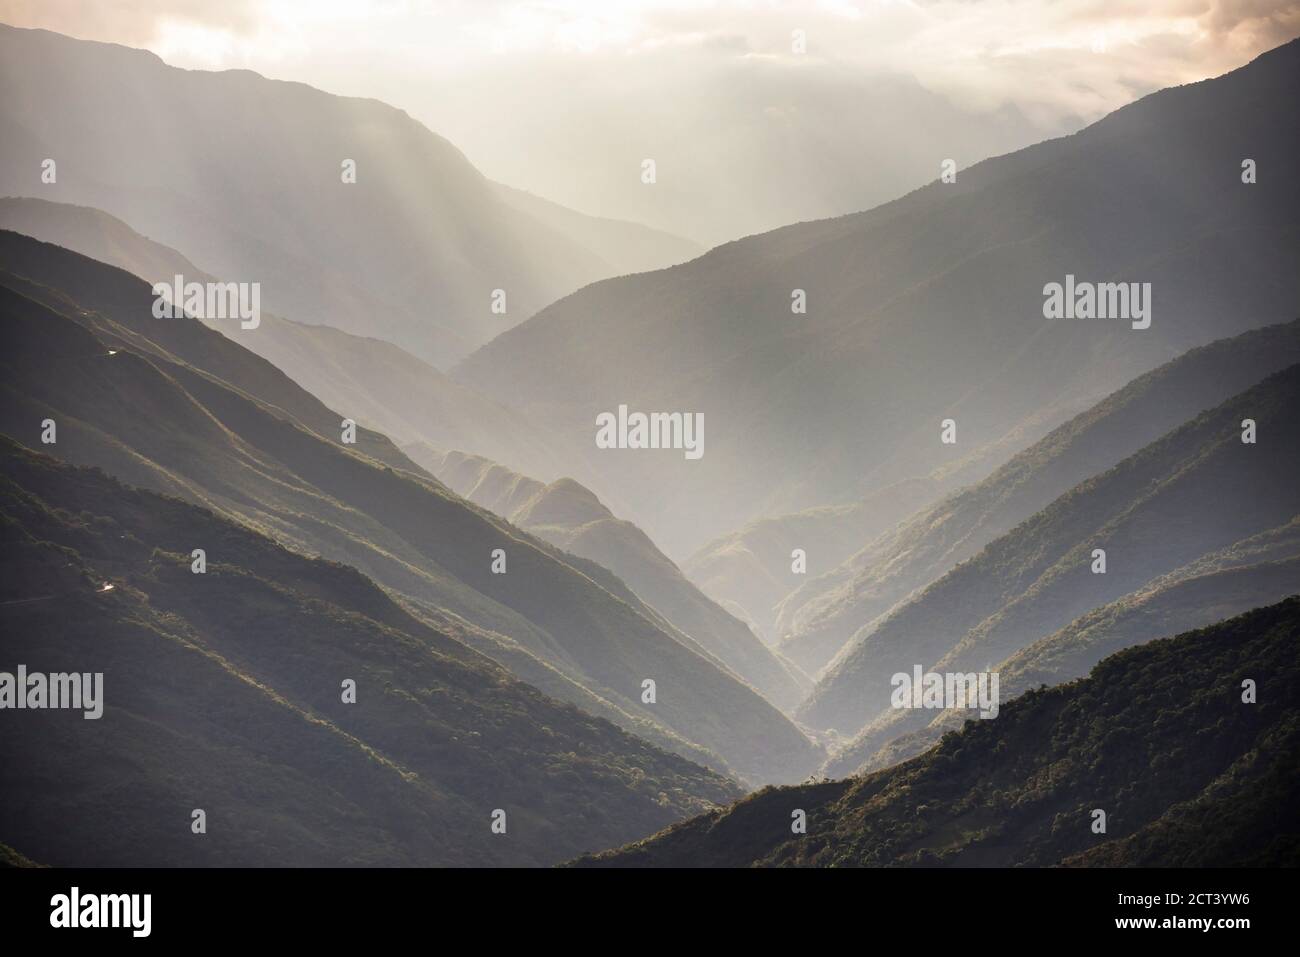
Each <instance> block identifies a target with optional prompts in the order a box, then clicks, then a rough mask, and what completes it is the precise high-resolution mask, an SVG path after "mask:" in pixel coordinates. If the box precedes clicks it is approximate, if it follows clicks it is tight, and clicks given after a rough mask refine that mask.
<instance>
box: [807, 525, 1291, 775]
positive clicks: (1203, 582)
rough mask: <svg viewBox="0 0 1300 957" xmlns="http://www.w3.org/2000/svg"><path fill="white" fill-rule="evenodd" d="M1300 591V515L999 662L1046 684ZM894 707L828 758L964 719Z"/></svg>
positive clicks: (1013, 673) (1012, 678) (924, 735)
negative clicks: (922, 717)
mask: <svg viewBox="0 0 1300 957" xmlns="http://www.w3.org/2000/svg"><path fill="white" fill-rule="evenodd" d="M1297 593H1300V521H1291V522H1289V523H1288V524H1287V525H1285V526H1282V527H1281V528H1277V529H1271V530H1270V531H1268V532H1265V533H1263V534H1260V535H1255V536H1252V537H1251V538H1249V539H1246V540H1245V541H1242V542H1238V543H1236V544H1234V545H1233V546H1231V547H1229V548H1226V549H1223V550H1221V551H1218V552H1215V553H1213V554H1211V555H1207V556H1205V557H1204V558H1201V559H1198V560H1197V561H1195V562H1192V563H1191V564H1188V565H1184V566H1183V567H1182V568H1179V569H1176V570H1175V571H1173V572H1170V573H1169V574H1167V575H1162V576H1161V577H1160V578H1158V579H1156V580H1155V581H1154V582H1151V583H1150V584H1148V585H1146V586H1144V587H1142V588H1140V589H1138V590H1137V591H1135V592H1133V593H1131V594H1129V595H1125V596H1124V597H1123V598H1120V599H1118V600H1117V601H1113V602H1111V603H1110V604H1108V605H1103V606H1102V607H1100V608H1096V609H1094V610H1092V611H1090V612H1088V613H1087V614H1085V615H1080V616H1079V617H1078V618H1076V619H1075V620H1074V621H1072V622H1070V624H1068V625H1066V626H1065V627H1064V628H1061V629H1058V630H1057V631H1055V632H1054V633H1052V634H1050V635H1047V636H1046V637H1044V638H1041V639H1039V640H1038V641H1036V642H1034V643H1033V644H1031V645H1029V646H1028V647H1026V648H1024V649H1022V650H1021V651H1018V652H1016V653H1015V654H1013V655H1011V656H1010V657H1008V658H1006V659H1004V660H1003V661H1002V662H1000V663H999V664H997V665H996V666H995V667H994V669H993V670H995V671H996V672H997V673H998V675H999V679H998V685H999V694H1000V696H1001V698H1002V700H1003V701H1005V700H1007V699H1009V698H1013V697H1016V696H1017V695H1020V694H1023V693H1025V692H1027V691H1030V690H1032V689H1034V688H1036V687H1039V686H1040V685H1055V684H1060V683H1062V682H1065V681H1071V680H1073V679H1075V678H1079V677H1082V676H1084V675H1086V674H1087V673H1088V671H1089V670H1090V669H1091V668H1092V666H1093V665H1095V664H1096V663H1097V662H1098V661H1100V660H1101V659H1103V658H1105V657H1106V656H1107V655H1110V654H1113V653H1115V652H1117V651H1121V650H1123V649H1124V648H1129V647H1132V646H1133V645H1136V644H1141V643H1142V642H1144V641H1147V640H1149V639H1150V637H1151V636H1152V635H1167V634H1173V633H1176V632H1181V631H1190V630H1192V629H1193V628H1205V627H1208V626H1209V625H1211V624H1213V623H1214V622H1216V621H1219V620H1221V619H1223V618H1226V617H1231V616H1233V615H1239V614H1242V613H1244V612H1246V611H1249V610H1250V609H1252V608H1258V607H1260V606H1263V605H1269V604H1272V603H1274V602H1277V601H1280V600H1282V599H1283V598H1286V597H1287V596H1289V595H1294V594H1297ZM912 717H914V716H913V715H912V714H911V713H910V712H908V711H901V710H900V711H895V712H893V713H891V714H890V715H888V716H885V717H881V718H879V719H877V720H876V721H873V722H872V723H871V724H869V725H867V727H866V728H864V729H863V730H862V732H861V733H860V734H859V735H858V736H857V737H856V738H855V739H854V740H853V741H852V742H851V743H850V744H849V745H848V746H846V747H844V748H843V749H841V750H840V751H838V752H837V753H836V754H835V755H834V756H833V757H832V759H831V760H830V761H828V762H827V764H826V767H825V768H824V771H825V773H827V774H830V775H833V776H834V775H843V774H852V773H858V772H861V771H864V770H870V769H875V768H878V767H887V766H888V765H890V764H897V763H898V762H899V761H902V760H905V759H906V758H908V757H911V756H912V755H914V754H918V753H920V752H921V751H923V750H925V749H926V748H928V747H930V746H931V745H933V744H934V743H935V742H936V741H937V740H938V739H939V737H940V736H941V735H943V733H944V732H945V731H952V730H955V729H957V728H959V727H961V725H962V722H963V721H965V720H966V719H967V718H968V717H969V712H967V711H965V710H964V709H953V710H949V711H941V712H939V713H938V715H937V716H936V717H935V718H934V719H933V720H932V721H930V722H929V723H928V724H925V726H924V728H922V729H921V730H917V731H911V732H908V731H907V730H906V729H907V728H911V727H917V726H918V724H922V723H924V722H918V721H914V720H908V719H909V718H912Z"/></svg>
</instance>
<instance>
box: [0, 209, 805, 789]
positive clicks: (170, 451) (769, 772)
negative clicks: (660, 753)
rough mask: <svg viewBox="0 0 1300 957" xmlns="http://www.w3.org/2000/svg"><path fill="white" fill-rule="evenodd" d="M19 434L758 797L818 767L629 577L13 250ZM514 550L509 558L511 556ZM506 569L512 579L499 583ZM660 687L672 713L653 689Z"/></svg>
mask: <svg viewBox="0 0 1300 957" xmlns="http://www.w3.org/2000/svg"><path fill="white" fill-rule="evenodd" d="M0 262H3V263H4V264H5V268H6V270H7V271H6V272H5V273H0V286H2V287H3V289H0V293H2V296H0V320H3V322H4V326H5V334H6V336H7V338H6V342H7V343H8V348H7V349H6V353H5V355H4V357H3V359H2V360H0V363H2V364H3V367H4V369H5V373H6V381H5V385H4V388H5V393H6V396H7V400H6V402H5V404H4V410H3V413H4V417H3V421H2V422H0V431H3V432H5V433H7V434H9V435H11V436H13V437H15V438H17V439H19V440H24V441H26V442H31V443H36V442H38V441H39V436H40V433H41V428H42V426H41V423H42V422H43V421H44V420H45V419H47V418H52V419H54V420H55V421H56V422H58V423H59V436H58V442H57V443H56V444H55V445H53V446H51V447H50V448H51V450H52V451H53V452H54V453H55V454H57V455H58V456H59V457H60V458H63V459H65V460H67V461H70V462H72V463H74V464H81V465H98V466H100V467H102V468H104V469H105V470H106V471H108V472H109V473H110V474H113V475H114V476H115V477H118V478H120V479H122V480H123V481H127V482H130V483H132V484H135V485H140V486H143V487H145V488H150V489H153V490H156V491H160V492H166V493H170V494H176V495H179V496H181V497H183V498H186V499H188V500H190V501H193V502H196V503H200V504H203V505H205V506H207V507H210V508H213V509H214V510H216V511H218V512H220V513H224V514H226V515H227V516H229V517H231V518H235V519H237V520H239V521H241V522H243V523H245V524H247V525H249V526H251V527H252V528H254V529H256V530H258V531H262V532H264V533H266V534H268V535H271V536H272V537H274V538H275V539H276V540H278V541H280V542H281V543H283V544H286V545H288V546H290V547H294V548H296V549H298V550H300V551H303V552H306V553H308V554H317V555H322V556H324V557H328V558H331V559H333V560H335V561H342V562H345V563H347V564H350V565H352V566H354V567H355V568H357V569H358V570H360V571H361V572H363V573H364V574H366V575H368V576H370V577H372V578H373V579H374V580H375V581H377V582H378V583H379V584H381V585H383V586H385V587H386V588H388V589H390V590H392V591H394V592H395V593H397V594H399V595H400V596H402V597H403V598H404V599H405V600H406V602H408V603H409V607H410V608H417V607H418V608H419V609H420V610H421V613H422V614H423V615H426V616H428V617H429V620H430V622H431V623H432V624H434V625H437V626H439V627H442V628H444V629H450V630H451V631H452V633H453V637H457V638H461V639H462V640H464V641H468V642H470V643H471V644H473V645H474V646H475V647H476V648H478V649H479V650H481V651H484V652H485V653H487V654H488V655H489V656H490V657H493V658H495V659H496V660H498V661H500V662H501V663H503V664H505V665H506V667H508V668H510V669H511V670H512V671H514V672H515V673H516V674H517V675H518V676H520V677H521V678H523V679H524V680H527V681H529V682H530V683H531V684H534V685H536V686H538V687H539V688H541V690H543V691H545V692H547V693H549V694H551V695H552V696H554V697H558V698H560V699H561V700H566V701H570V702H571V703H575V704H579V705H580V706H581V707H584V708H585V709H587V710H589V711H591V712H593V713H596V714H598V715H600V716H603V717H608V718H610V719H611V720H613V721H615V723H618V724H620V725H622V726H624V727H625V728H626V729H628V730H632V731H633V732H634V733H640V734H643V735H645V736H647V737H649V739H650V740H652V741H654V742H655V743H658V744H661V745H663V746H665V747H669V748H670V749H675V750H678V751H679V752H680V753H683V754H684V755H685V756H687V757H690V758H692V759H694V760H698V761H701V762H704V763H707V764H709V765H710V766H712V767H714V768H716V769H719V770H723V771H729V772H732V773H735V774H737V775H740V776H742V777H745V778H747V779H753V780H782V779H784V780H790V779H798V778H800V777H802V776H803V775H804V774H806V773H807V771H808V770H809V769H810V768H811V767H813V766H815V765H816V763H817V761H818V754H819V752H818V749H817V747H816V746H815V745H813V744H812V743H811V742H810V741H808V739H807V738H806V737H805V736H804V735H803V733H802V732H800V730H799V729H798V728H796V727H795V726H794V725H793V724H792V723H791V722H790V721H789V720H788V719H787V718H785V717H784V716H783V715H782V714H781V713H780V712H779V711H778V710H777V709H776V708H775V707H773V706H772V705H771V704H769V703H768V702H767V701H765V700H764V699H763V698H762V697H761V696H760V695H759V694H758V693H757V692H755V691H753V690H752V689H751V688H750V687H748V686H747V685H746V684H744V683H743V682H741V681H740V680H739V679H737V678H735V677H734V676H732V675H731V674H730V673H729V672H727V671H726V670H725V669H723V668H721V667H718V666H716V665H715V664H714V663H712V662H711V661H710V660H709V659H708V657H707V656H706V655H704V654H702V653H701V650H700V649H699V648H698V646H696V645H695V643H694V642H693V640H692V639H690V638H689V637H687V636H685V635H682V634H681V633H680V632H677V631H676V629H674V628H673V627H672V626H671V625H669V624H668V623H667V622H666V621H665V620H664V619H663V618H662V616H660V615H659V614H658V613H657V612H655V611H653V610H652V609H650V608H649V607H647V606H646V605H644V604H643V603H642V602H641V601H640V599H638V598H637V597H636V596H635V595H634V594H633V593H632V592H631V591H630V590H629V589H628V588H627V587H626V585H624V584H623V583H622V582H621V581H620V580H619V579H618V578H617V577H616V576H614V575H613V574H611V573H610V572H608V571H607V570H605V569H603V568H600V567H599V566H597V565H595V564H594V563H592V562H589V561H586V560H583V559H581V558H578V557H577V556H574V555H570V554H566V553H563V552H561V551H559V550H558V549H556V548H554V547H553V546H551V545H549V544H547V543H545V542H542V541H541V540H540V539H537V538H534V537H532V536H529V535H527V534H526V533H523V532H521V531H520V530H518V529H516V528H514V527H512V526H509V525H507V524H506V523H504V522H502V521H501V520H500V519H497V518H495V517H494V516H492V515H491V514H490V513H488V512H486V511H484V510H481V509H478V508H476V507H474V506H472V505H470V504H469V503H466V502H465V501H464V500H462V499H460V498H459V497H458V496H456V495H455V494H454V493H452V492H450V491H449V490H448V489H446V488H445V487H444V486H442V485H441V484H440V483H438V482H437V481H436V480H434V479H432V478H431V477H430V476H428V475H427V473H425V472H424V471H423V470H421V469H420V468H419V467H418V466H416V465H415V464H414V463H412V462H411V461H410V460H409V459H408V458H407V457H406V456H405V455H403V454H402V453H401V452H400V451H399V450H398V449H397V448H396V446H394V445H393V444H392V443H391V442H390V441H389V440H388V439H387V438H385V437H383V436H381V435H377V434H374V433H369V432H367V431H366V430H364V429H361V430H358V432H357V441H356V443H355V450H354V448H353V446H352V445H351V444H349V443H347V442H346V436H345V423H344V419H343V417H342V416H340V415H339V414H338V413H337V412H332V411H331V410H329V409H328V408H327V407H326V406H324V405H323V404H321V403H320V402H319V401H318V400H316V399H315V398H314V397H312V396H310V395H309V394H308V393H306V392H305V391H303V390H302V389H301V388H300V387H298V386H296V385H295V384H294V383H293V382H292V381H291V380H289V379H288V378H287V377H285V376H284V375H283V373H280V372H279V371H278V370H276V369H275V368H274V367H273V366H271V365H270V364H269V363H267V362H266V361H265V360H263V359H261V358H259V357H257V356H255V355H254V354H252V353H251V352H248V351H247V350H245V349H243V348H242V347H241V346H239V345H238V344H237V343H234V342H232V341H231V340H229V339H227V338H226V337H224V336H222V335H221V334H219V333H217V332H214V331H212V330H210V329H208V328H207V327H206V326H204V325H203V324H201V323H199V322H198V321H197V320H194V319H192V318H189V317H182V318H180V319H175V320H166V321H160V320H158V319H156V318H154V317H153V315H152V312H151V306H152V301H153V300H152V296H151V294H150V289H149V286H148V284H147V283H145V282H143V281H142V280H140V279H137V278H136V277H133V276H130V275H129V274H127V273H124V272H122V271H120V270H117V269H114V268H112V267H109V266H106V265H103V264H100V263H97V262H94V261H92V260H89V259H86V258H84V257H82V256H79V255H77V254H75V253H71V252H69V251H67V250H63V249H61V248H59V247H56V246H51V245H49V244H44V243H40V242H38V241H35V240H32V239H30V238H28V237H23V236H20V235H18V234H15V233H8V232H5V233H0ZM498 549H499V550H500V552H499V553H497V550H498ZM501 556H504V561H505V563H506V564H505V565H504V566H503V568H504V571H503V573H497V572H494V571H493V567H494V565H499V564H500V562H499V560H498V559H499V558H500V557H501ZM647 680H649V681H653V682H655V683H656V684H657V687H658V689H659V691H658V697H657V700H654V701H650V700H643V699H645V698H646V691H645V687H644V682H646V681H647Z"/></svg>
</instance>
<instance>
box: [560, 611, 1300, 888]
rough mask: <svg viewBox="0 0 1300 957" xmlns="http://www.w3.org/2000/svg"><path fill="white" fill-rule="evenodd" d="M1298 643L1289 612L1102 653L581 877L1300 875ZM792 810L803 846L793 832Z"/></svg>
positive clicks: (607, 859) (601, 861)
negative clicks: (834, 870) (692, 869)
mask: <svg viewBox="0 0 1300 957" xmlns="http://www.w3.org/2000/svg"><path fill="white" fill-rule="evenodd" d="M1297 641H1300V597H1293V598H1290V599H1288V600H1286V601H1284V602H1282V603H1280V604H1277V605H1273V606H1270V607H1267V608H1261V609H1257V610H1255V611H1252V612H1250V613H1248V614H1245V615H1242V616H1240V617H1238V618H1234V619H1232V620H1230V621H1226V622H1222V623H1220V624H1217V625H1214V626H1212V627H1209V628H1205V629H1203V630H1200V631H1193V632H1189V633H1187V634H1182V635H1179V636H1178V637H1176V638H1167V639H1163V640H1158V641H1151V642H1149V643H1147V644H1145V645H1142V646H1141V647H1138V648H1131V649H1129V650H1127V651H1123V652H1120V653H1119V654H1116V655H1112V656H1110V657H1109V658H1107V659H1106V660H1105V661H1103V662H1102V663H1101V664H1099V665H1097V667H1095V668H1094V669H1093V670H1092V672H1091V674H1090V675H1089V676H1088V677H1087V678H1086V679H1083V680H1080V681H1075V682H1073V683H1071V684H1068V685H1062V686H1059V687H1056V688H1051V689H1048V690H1043V691H1030V692H1028V693H1026V694H1024V695H1022V696H1021V697H1019V698H1017V699H1016V700H1015V701H1012V702H1010V703H1009V704H1007V705H1006V706H1005V707H1003V709H1002V711H1001V712H1000V714H999V715H998V717H997V718H996V719H994V720H989V721H973V722H968V723H967V724H966V726H965V727H964V728H963V729H962V730H961V731H958V732H954V733H952V734H948V735H945V736H944V738H943V740H942V741H941V742H940V743H939V744H938V745H937V746H936V747H934V748H932V749H931V750H929V751H927V752H926V753H925V754H923V755H921V756H920V757H917V758H915V759H913V760H911V761H908V762H907V763H906V764H902V765H899V766H897V767H893V768H889V769H888V770H885V771H880V772H877V773H875V774H870V775H867V776H866V777H862V778H850V779H848V780H844V781H837V782H833V783H824V784H815V785H805V786H802V787H792V788H771V789H767V790H764V791H762V792H760V793H758V794H756V795H754V796H752V797H750V798H747V799H746V800H743V801H741V802H739V803H738V804H735V805H733V806H731V807H728V808H723V809H721V810H718V811H712V812H709V813H708V814H705V815H703V816H701V817H698V818H695V819H693V820H690V821H686V822H683V823H681V824H678V825H675V826H673V827H672V828H670V829H669V830H667V831H665V832H664V833H662V834H660V835H657V836H656V837H654V838H652V839H650V840H648V841H643V842H641V843H639V844H634V845H631V846H629V847H625V848H622V849H621V850H617V851H611V852H608V853H605V854H602V855H598V856H596V857H594V858H586V859H584V860H583V861H582V862H581V863H585V864H589V865H590V864H595V865H605V866H658V867H686V866H697V867H698V866H709V867H743V866H752V865H761V866H820V867H830V866H840V867H843V866H899V865H929V866H955V867H981V866H995V867H997V866H1002V867H1005V866H1016V865H1027V866H1047V865H1053V864H1064V865H1067V866H1097V865H1104V866H1111V867H1139V866H1140V867H1214V866H1218V867H1226V866H1247V867H1261V866H1280V865H1287V866H1295V864H1296V863H1297V862H1298V861H1300V830H1298V829H1297V827H1296V818H1295V814H1294V813H1292V811H1291V809H1292V808H1293V807H1294V806H1295V802H1296V800H1297V799H1300V775H1298V774H1297V768H1300V762H1298V760H1297V759H1300V657H1298V656H1297V655H1296V643H1297ZM1247 678H1249V679H1250V680H1252V681H1253V682H1255V685H1256V694H1257V699H1256V701H1257V703H1252V704H1248V703H1245V702H1244V701H1243V694H1244V692H1243V687H1242V686H1243V681H1244V680H1245V679H1247ZM795 809H802V810H803V811H805V812H806V814H807V833H806V834H803V835H794V834H792V832H791V814H792V811H793V810H795ZM1097 810H1101V811H1104V812H1105V815H1106V817H1105V832H1104V833H1094V830H1093V824H1094V821H1095V820H1096V818H1095V816H1094V815H1095V811H1097Z"/></svg>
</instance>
